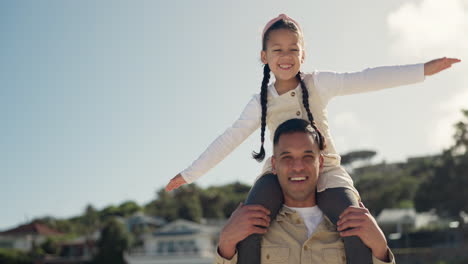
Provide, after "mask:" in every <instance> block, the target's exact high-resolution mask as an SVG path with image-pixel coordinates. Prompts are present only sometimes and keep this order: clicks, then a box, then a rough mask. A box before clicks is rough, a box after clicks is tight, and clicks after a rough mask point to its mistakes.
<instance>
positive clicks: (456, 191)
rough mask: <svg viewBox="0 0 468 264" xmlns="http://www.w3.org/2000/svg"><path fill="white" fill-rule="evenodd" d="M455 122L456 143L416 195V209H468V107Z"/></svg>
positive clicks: (450, 212)
mask: <svg viewBox="0 0 468 264" xmlns="http://www.w3.org/2000/svg"><path fill="white" fill-rule="evenodd" d="M462 113H463V120H461V121H460V122H458V123H456V124H455V126H454V127H455V133H454V144H453V146H451V147H450V148H449V149H447V150H445V151H443V153H442V155H441V156H440V159H439V161H438V162H437V163H436V164H435V165H434V174H433V175H432V177H429V178H428V180H427V181H426V182H424V183H423V184H421V186H420V188H419V189H418V191H417V193H416V197H415V205H416V210H418V211H425V210H429V209H431V208H435V209H437V211H438V212H439V213H440V214H442V215H447V216H453V217H456V216H458V214H459V212H460V211H462V210H463V211H468V203H467V202H466V201H468V192H466V191H464V189H463V188H464V187H466V186H468V110H462Z"/></svg>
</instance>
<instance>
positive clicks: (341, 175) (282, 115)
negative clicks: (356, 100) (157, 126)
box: [166, 14, 460, 264]
mask: <svg viewBox="0 0 468 264" xmlns="http://www.w3.org/2000/svg"><path fill="white" fill-rule="evenodd" d="M304 59H305V51H304V37H303V33H302V30H301V28H300V27H299V24H298V23H297V22H296V21H294V20H293V19H292V18H290V17H288V16H286V15H284V14H281V15H279V16H278V17H276V18H274V19H272V20H271V21H270V22H268V23H267V25H266V26H265V29H264V30H263V35H262V51H261V60H262V62H263V63H264V71H263V81H262V85H261V91H260V94H257V95H255V96H254V97H253V98H252V99H251V100H250V102H249V103H248V104H247V106H246V107H245V109H244V111H243V112H242V114H241V116H240V118H239V119H238V120H237V121H236V122H235V123H234V124H233V125H232V127H230V128H228V129H227V130H226V131H225V132H224V133H223V134H222V135H220V136H219V137H218V138H217V139H216V140H215V141H214V142H213V143H212V144H211V145H210V146H209V147H208V148H207V149H206V150H205V152H203V153H202V154H201V156H200V157H199V158H198V159H197V160H195V161H194V162H193V164H192V165H191V166H190V167H189V168H187V169H185V170H184V171H182V172H181V173H179V174H178V175H177V176H175V177H174V178H173V179H172V180H171V181H170V182H169V184H168V185H167V186H166V190H167V191H170V190H173V189H175V188H178V187H179V186H181V185H183V184H186V183H192V182H193V181H195V180H196V179H198V178H199V177H201V176H202V175H203V174H204V173H206V172H207V171H208V170H209V169H210V168H212V167H214V166H215V165H216V164H217V163H219V162H220V161H221V160H223V159H224V158H225V157H226V156H227V155H228V154H229V153H230V152H231V151H232V150H234V149H235V148H236V147H237V146H238V145H239V144H241V143H242V142H243V141H244V140H245V139H246V138H247V137H248V136H249V135H250V134H252V133H253V132H254V131H255V130H256V129H257V128H258V127H261V147H260V151H259V152H258V153H254V155H253V156H254V158H255V159H256V160H257V161H259V162H261V161H262V160H263V159H264V157H265V150H264V147H263V145H264V141H265V127H268V128H269V130H270V135H271V136H273V135H274V131H275V129H276V127H277V126H278V125H279V124H281V123H283V122H284V121H286V120H288V119H291V118H302V119H305V120H309V121H310V122H311V123H312V125H313V126H314V128H315V129H316V130H318V131H320V132H319V133H320V137H321V144H320V145H321V146H320V149H322V154H323V157H324V165H323V169H322V171H321V173H320V177H319V182H318V184H317V203H318V206H319V207H320V209H321V210H322V211H323V213H324V214H325V215H326V216H327V217H328V218H329V219H330V220H331V221H332V222H333V223H334V224H336V222H337V221H338V219H339V215H340V214H341V213H342V212H343V210H344V209H345V208H347V207H348V206H350V205H354V206H358V200H359V193H358V191H357V190H356V189H355V188H354V186H353V181H352V179H351V177H350V176H349V174H348V173H347V172H346V171H345V170H344V169H343V167H341V166H340V156H339V155H338V153H337V152H336V150H335V146H334V143H333V140H332V137H331V134H330V131H329V128H328V121H327V111H326V109H325V107H326V105H327V103H328V102H329V101H330V99H332V98H333V97H335V96H339V95H347V94H353V93H361V92H367V91H373V90H380V89H384V88H389V87H394V86H399V85H405V84H412V83H417V82H422V81H423V80H424V78H425V77H424V76H425V75H432V74H435V73H437V72H440V71H441V70H444V69H446V68H448V67H450V66H451V65H452V64H453V63H456V62H459V61H460V60H458V59H449V58H442V59H436V60H433V61H430V62H428V63H425V64H414V65H405V66H386V67H377V68H370V69H366V70H364V71H362V72H355V73H335V72H319V71H314V72H313V73H302V72H301V71H300V68H301V65H302V63H303V62H304ZM271 73H273V75H274V77H275V82H274V83H272V84H269V81H270V74H271ZM261 175H262V176H261V177H260V178H259V179H258V180H257V181H256V183H255V185H254V186H253V187H252V190H251V191H250V193H249V195H248V198H247V200H246V204H262V205H263V206H265V207H266V208H268V209H269V210H270V211H271V212H272V215H271V218H272V219H274V217H275V216H276V213H277V212H278V211H279V209H280V208H281V206H282V203H283V201H282V192H281V188H280V187H279V184H278V182H277V179H276V176H275V175H274V174H272V173H271V164H270V159H268V160H267V161H266V162H265V165H264V168H263V171H262V174H261ZM305 221H307V220H306V219H305ZM260 241H261V237H260V235H252V236H250V237H248V238H246V239H245V240H244V241H243V242H241V243H239V245H238V262H239V263H242V264H244V263H260ZM344 244H345V251H346V256H347V262H348V263H355V264H363V263H372V255H371V252H370V250H369V249H368V248H367V247H366V246H365V245H364V244H363V243H362V241H361V240H360V239H359V238H358V237H349V238H344Z"/></svg>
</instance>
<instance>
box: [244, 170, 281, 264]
mask: <svg viewBox="0 0 468 264" xmlns="http://www.w3.org/2000/svg"><path fill="white" fill-rule="evenodd" d="M245 204H260V205H263V206H265V207H266V208H267V209H268V210H270V212H271V215H270V217H271V220H273V219H275V217H276V215H277V214H278V212H279V210H280V209H281V207H282V206H283V192H282V190H281V187H280V185H279V182H278V177H276V175H275V174H271V173H269V174H266V175H263V176H262V177H260V179H258V180H257V182H255V184H254V186H253V187H252V189H251V190H250V192H249V195H248V196H247V199H246V200H245ZM261 241H262V235H260V234H252V235H250V236H249V237H247V238H246V239H244V240H243V241H241V242H239V244H237V252H238V253H237V254H238V255H237V256H238V260H237V263H239V264H259V263H260V256H261V248H260V244H261Z"/></svg>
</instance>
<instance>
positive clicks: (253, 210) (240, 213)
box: [218, 204, 270, 259]
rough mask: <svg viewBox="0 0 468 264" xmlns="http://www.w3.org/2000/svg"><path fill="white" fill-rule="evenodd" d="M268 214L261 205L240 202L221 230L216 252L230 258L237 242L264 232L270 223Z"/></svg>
mask: <svg viewBox="0 0 468 264" xmlns="http://www.w3.org/2000/svg"><path fill="white" fill-rule="evenodd" d="M269 214H270V211H269V210H268V209H266V208H265V207H263V206H261V205H242V204H240V205H239V206H238V207H237V209H236V210H235V211H234V212H233V213H232V215H231V217H229V220H228V221H227V223H226V225H225V226H224V227H223V229H222V230H221V233H220V235H219V242H218V254H219V255H220V256H221V257H222V258H224V259H232V257H234V255H235V254H236V246H237V243H239V242H240V241H242V240H244V239H245V238H246V237H248V236H250V235H251V234H265V233H266V232H267V229H266V227H268V226H269V225H270V217H269V216H268V215H269ZM259 226H261V227H259ZM262 227H265V228H262Z"/></svg>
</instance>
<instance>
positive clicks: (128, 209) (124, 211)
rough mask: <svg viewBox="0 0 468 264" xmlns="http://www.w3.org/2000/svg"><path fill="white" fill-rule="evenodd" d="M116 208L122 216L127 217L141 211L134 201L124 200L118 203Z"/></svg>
mask: <svg viewBox="0 0 468 264" xmlns="http://www.w3.org/2000/svg"><path fill="white" fill-rule="evenodd" d="M118 210H119V211H120V214H121V215H122V216H124V217H127V216H131V215H133V214H134V213H136V212H138V211H141V207H140V206H139V205H138V204H137V203H135V202H134V201H125V202H123V203H122V204H120V205H119V207H118Z"/></svg>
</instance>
